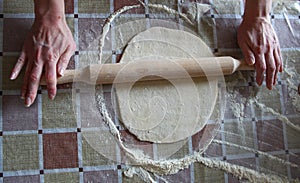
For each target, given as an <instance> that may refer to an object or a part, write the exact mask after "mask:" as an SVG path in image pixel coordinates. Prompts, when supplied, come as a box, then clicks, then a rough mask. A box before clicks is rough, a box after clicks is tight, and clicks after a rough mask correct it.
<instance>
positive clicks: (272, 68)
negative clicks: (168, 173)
mask: <svg viewBox="0 0 300 183" xmlns="http://www.w3.org/2000/svg"><path fill="white" fill-rule="evenodd" d="M268 70H269V71H270V72H271V73H274V72H275V71H276V67H275V66H269V68H268Z"/></svg>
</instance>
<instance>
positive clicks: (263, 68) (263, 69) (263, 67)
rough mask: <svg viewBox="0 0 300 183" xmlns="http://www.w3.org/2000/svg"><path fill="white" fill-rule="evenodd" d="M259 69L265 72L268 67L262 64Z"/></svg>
mask: <svg viewBox="0 0 300 183" xmlns="http://www.w3.org/2000/svg"><path fill="white" fill-rule="evenodd" d="M258 69H259V70H260V71H261V72H264V71H266V70H267V68H266V66H265V65H260V66H259V67H258Z"/></svg>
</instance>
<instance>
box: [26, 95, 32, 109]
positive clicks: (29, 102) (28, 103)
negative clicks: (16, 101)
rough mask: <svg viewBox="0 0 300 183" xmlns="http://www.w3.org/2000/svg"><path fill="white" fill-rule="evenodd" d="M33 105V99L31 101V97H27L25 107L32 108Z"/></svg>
mask: <svg viewBox="0 0 300 183" xmlns="http://www.w3.org/2000/svg"><path fill="white" fill-rule="evenodd" d="M31 104H32V103H31V99H30V98H29V97H27V98H26V100H25V106H26V107H30V106H31Z"/></svg>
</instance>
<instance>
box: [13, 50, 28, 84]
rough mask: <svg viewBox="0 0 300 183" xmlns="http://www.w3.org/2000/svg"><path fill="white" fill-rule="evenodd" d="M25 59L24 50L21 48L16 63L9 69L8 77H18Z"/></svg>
mask: <svg viewBox="0 0 300 183" xmlns="http://www.w3.org/2000/svg"><path fill="white" fill-rule="evenodd" d="M26 61H27V58H26V53H25V51H24V50H22V52H21V55H20V57H19V58H18V61H17V63H16V64H15V66H14V68H13V69H12V71H11V74H10V79H11V80H14V79H16V78H17V77H18V75H19V74H20V71H21V70H22V68H23V66H24V65H25V63H26Z"/></svg>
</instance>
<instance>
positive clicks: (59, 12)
mask: <svg viewBox="0 0 300 183" xmlns="http://www.w3.org/2000/svg"><path fill="white" fill-rule="evenodd" d="M34 13H35V21H38V22H43V23H49V24H56V23H59V22H61V21H64V20H65V7H64V1H63V0H35V1H34Z"/></svg>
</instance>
